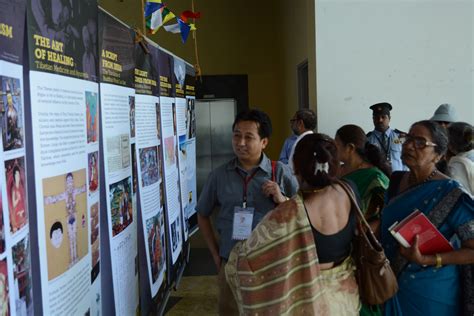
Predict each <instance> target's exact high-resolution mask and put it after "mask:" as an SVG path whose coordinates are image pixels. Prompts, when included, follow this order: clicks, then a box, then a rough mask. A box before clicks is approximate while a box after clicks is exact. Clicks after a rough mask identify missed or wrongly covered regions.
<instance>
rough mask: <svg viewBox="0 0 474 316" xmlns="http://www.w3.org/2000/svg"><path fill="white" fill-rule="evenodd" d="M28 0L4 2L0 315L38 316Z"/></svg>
mask: <svg viewBox="0 0 474 316" xmlns="http://www.w3.org/2000/svg"><path fill="white" fill-rule="evenodd" d="M25 4H26V1H22V0H15V1H5V0H1V1H0V7H2V10H1V12H0V25H1V28H0V110H1V112H0V114H1V126H2V128H1V130H2V136H1V137H0V174H1V175H2V176H1V177H0V313H5V314H10V315H22V314H24V315H27V314H28V315H32V314H33V296H32V291H31V289H32V273H31V242H30V240H31V237H30V220H29V216H28V215H29V212H30V211H31V208H30V205H29V203H28V201H27V197H28V194H29V191H28V189H27V186H28V183H27V181H26V180H27V178H26V172H27V165H26V145H25V140H26V135H25V111H26V107H25V92H24V86H25V84H24V80H23V71H24V69H23V66H22V64H23V43H24V31H25V24H24V22H25V19H24V16H25Z"/></svg>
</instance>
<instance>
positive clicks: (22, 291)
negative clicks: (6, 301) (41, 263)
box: [9, 236, 33, 315]
mask: <svg viewBox="0 0 474 316" xmlns="http://www.w3.org/2000/svg"><path fill="white" fill-rule="evenodd" d="M29 247H30V245H29V240H28V236H26V237H25V238H24V239H22V240H21V241H19V242H18V243H17V244H16V245H15V246H13V247H12V257H13V284H14V288H13V289H10V291H9V292H10V293H12V295H14V296H15V298H14V301H15V307H16V314H17V315H33V297H32V296H33V294H32V293H33V291H32V284H31V275H30V271H31V268H30V249H29Z"/></svg>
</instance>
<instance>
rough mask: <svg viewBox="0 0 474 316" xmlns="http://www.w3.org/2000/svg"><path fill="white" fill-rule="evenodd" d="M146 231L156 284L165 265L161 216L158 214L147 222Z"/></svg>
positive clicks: (153, 278)
mask: <svg viewBox="0 0 474 316" xmlns="http://www.w3.org/2000/svg"><path fill="white" fill-rule="evenodd" d="M146 231H147V235H148V251H149V253H150V266H151V275H152V280H153V282H156V280H157V279H158V276H159V274H160V271H161V270H162V269H163V264H164V253H163V247H162V245H161V226H160V220H159V214H156V215H155V216H153V217H151V218H149V219H147V220H146Z"/></svg>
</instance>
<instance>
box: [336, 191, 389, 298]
mask: <svg viewBox="0 0 474 316" xmlns="http://www.w3.org/2000/svg"><path fill="white" fill-rule="evenodd" d="M341 185H342V187H343V188H344V190H345V191H346V193H347V194H348V195H349V198H350V199H351V202H352V205H353V207H354V208H355V209H356V214H357V218H358V229H357V232H356V235H355V236H354V238H353V241H352V259H353V260H354V263H355V266H356V271H355V276H356V280H357V284H358V285H359V296H360V300H361V301H362V303H364V304H366V305H378V304H383V303H384V302H386V301H387V300H388V299H389V298H391V297H392V296H394V295H395V293H397V291H398V282H397V277H396V276H395V273H393V270H392V268H391V267H390V261H389V260H388V259H387V257H385V252H384V250H383V248H382V245H381V244H380V242H379V241H378V240H377V238H376V237H375V235H374V233H373V231H372V229H371V228H370V226H369V223H367V221H366V220H365V218H364V215H363V214H362V211H361V210H360V208H359V205H358V204H357V201H356V198H355V195H354V192H353V191H352V189H351V188H350V186H349V185H348V184H346V183H343V182H341Z"/></svg>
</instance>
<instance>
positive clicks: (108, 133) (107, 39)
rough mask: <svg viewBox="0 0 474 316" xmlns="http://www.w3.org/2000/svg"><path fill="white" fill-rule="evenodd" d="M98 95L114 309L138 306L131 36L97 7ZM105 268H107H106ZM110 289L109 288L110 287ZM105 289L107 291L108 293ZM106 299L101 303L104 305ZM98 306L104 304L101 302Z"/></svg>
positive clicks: (123, 310) (127, 312) (121, 312)
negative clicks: (132, 142)
mask: <svg viewBox="0 0 474 316" xmlns="http://www.w3.org/2000/svg"><path fill="white" fill-rule="evenodd" d="M99 34H100V36H99V53H100V63H99V65H100V79H101V83H100V100H101V126H102V137H103V143H102V144H101V145H102V150H103V157H104V161H103V166H104V170H103V172H104V179H105V183H104V187H105V190H104V191H105V200H106V206H105V207H103V208H102V209H104V210H106V212H107V223H108V224H107V226H108V236H107V240H108V246H109V248H110V264H111V267H105V268H104V269H110V270H111V276H110V277H111V278H112V283H113V301H114V302H113V303H114V304H113V306H114V310H104V313H107V314H108V313H115V314H116V315H134V314H135V313H136V312H137V309H138V248H137V218H136V208H134V203H133V194H134V192H136V190H135V188H134V185H135V184H136V182H134V180H133V176H132V166H133V163H134V162H136V160H135V161H133V155H132V147H131V139H132V137H133V138H134V137H135V135H134V134H135V120H134V116H135V90H134V88H133V87H134V72H135V57H134V38H133V32H132V30H131V29H129V28H128V27H127V26H125V25H123V24H122V23H120V22H119V21H117V20H115V19H114V18H113V17H111V16H110V15H108V14H107V13H105V12H103V11H100V12H99ZM110 270H109V272H108V273H110ZM111 290H112V289H111ZM110 294H111V293H108V295H110ZM109 303H110V302H106V303H105V305H107V308H112V307H111V306H109ZM105 305H104V306H105Z"/></svg>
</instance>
